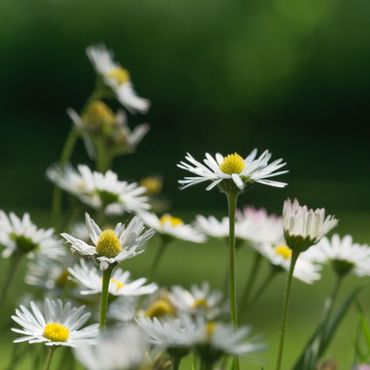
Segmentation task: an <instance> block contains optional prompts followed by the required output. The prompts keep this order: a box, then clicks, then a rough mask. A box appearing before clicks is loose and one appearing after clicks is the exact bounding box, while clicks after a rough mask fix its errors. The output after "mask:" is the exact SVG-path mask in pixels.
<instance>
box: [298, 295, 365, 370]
mask: <svg viewBox="0 0 370 370" xmlns="http://www.w3.org/2000/svg"><path fill="white" fill-rule="evenodd" d="M359 291H360V289H356V290H354V291H353V292H352V293H351V294H349V295H348V297H347V298H346V299H345V300H344V301H343V303H342V305H341V306H340V307H339V308H338V309H337V310H336V311H335V312H334V314H333V315H332V316H331V317H330V318H329V319H328V320H327V321H326V322H321V323H320V324H319V325H318V327H317V328H316V330H315V332H314V333H313V335H312V336H311V338H310V339H309V340H308V342H307V344H306V345H305V347H304V349H303V352H302V354H301V356H300V357H299V358H298V360H297V362H296V363H295V365H294V367H293V370H314V369H316V366H317V363H318V361H319V360H320V358H321V356H322V355H323V354H324V352H325V351H326V349H327V348H328V346H329V344H330V343H331V341H332V339H333V337H334V334H335V332H336V330H337V328H338V326H339V325H340V323H341V322H342V320H343V318H344V317H345V315H346V313H347V312H348V309H349V308H350V306H351V304H352V303H353V301H354V299H355V298H356V296H357V294H358V293H359ZM369 338H370V337H369Z"/></svg>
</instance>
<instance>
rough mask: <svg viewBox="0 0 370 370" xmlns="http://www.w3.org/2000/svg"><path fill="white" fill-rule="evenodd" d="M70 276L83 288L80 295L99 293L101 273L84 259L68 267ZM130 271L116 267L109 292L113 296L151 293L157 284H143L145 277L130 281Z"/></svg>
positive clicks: (100, 289) (156, 287)
mask: <svg viewBox="0 0 370 370" xmlns="http://www.w3.org/2000/svg"><path fill="white" fill-rule="evenodd" d="M68 271H69V273H70V274H71V276H72V277H73V278H74V279H75V280H76V281H77V282H78V283H79V284H81V285H82V286H84V287H85V288H87V289H85V290H81V292H80V293H81V294H82V295H89V294H99V293H101V291H102V279H103V276H102V274H101V273H100V272H99V271H98V270H97V269H96V268H95V267H90V266H88V265H87V263H86V262H85V261H84V260H81V261H80V264H79V265H75V266H73V267H71V268H69V269H68ZM129 278H130V273H129V272H128V271H125V272H123V270H122V269H120V268H117V269H115V270H114V271H113V274H112V277H111V278H110V281H109V288H108V291H109V294H112V295H114V296H140V295H146V294H152V293H154V292H155V291H156V290H157V289H158V286H157V285H156V284H154V283H152V284H148V285H144V284H145V283H146V279H145V278H141V279H137V280H133V281H130V280H129Z"/></svg>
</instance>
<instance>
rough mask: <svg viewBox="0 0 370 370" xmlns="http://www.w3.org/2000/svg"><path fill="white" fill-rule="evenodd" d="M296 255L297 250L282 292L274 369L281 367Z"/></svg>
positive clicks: (278, 369) (297, 254)
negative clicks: (281, 308) (278, 338)
mask: <svg viewBox="0 0 370 370" xmlns="http://www.w3.org/2000/svg"><path fill="white" fill-rule="evenodd" d="M298 257H299V252H295V251H293V255H292V260H291V262H290V267H289V272H288V278H287V282H286V287H285V293H284V303H283V315H282V318H281V326H280V340H279V349H278V357H277V362H276V370H280V369H281V364H282V360H283V351H284V340H285V332H286V326H287V321H288V309H289V298H290V290H291V285H292V280H293V272H294V267H295V265H296V263H297V259H298Z"/></svg>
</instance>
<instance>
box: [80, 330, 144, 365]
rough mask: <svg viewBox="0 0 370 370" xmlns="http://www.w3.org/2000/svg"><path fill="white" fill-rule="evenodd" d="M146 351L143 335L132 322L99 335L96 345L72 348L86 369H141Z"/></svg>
mask: <svg viewBox="0 0 370 370" xmlns="http://www.w3.org/2000/svg"><path fill="white" fill-rule="evenodd" d="M123 343H124V345H122V344H123ZM147 351H148V345H147V342H146V340H145V336H144V334H143V332H142V330H140V329H139V328H138V327H137V326H136V325H134V324H128V325H125V326H124V327H120V328H116V329H113V330H110V331H109V332H107V333H104V334H103V335H100V336H99V337H98V340H97V344H96V346H86V345H84V346H79V347H77V348H75V349H74V353H75V355H76V357H77V359H78V360H79V361H80V362H81V363H82V364H83V366H84V368H86V369H87V370H117V369H120V370H131V369H138V368H140V369H141V368H142V366H143V365H144V364H145V363H146V362H147V361H148V359H147Z"/></svg>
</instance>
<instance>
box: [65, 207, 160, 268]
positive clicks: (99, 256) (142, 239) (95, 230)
mask: <svg viewBox="0 0 370 370" xmlns="http://www.w3.org/2000/svg"><path fill="white" fill-rule="evenodd" d="M85 218H86V227H87V228H88V230H89V236H90V239H91V241H92V243H93V245H90V244H87V243H85V242H84V241H82V240H80V239H77V238H75V237H74V236H72V235H70V234H67V233H63V234H61V235H62V237H63V238H64V239H65V240H66V241H67V243H69V244H71V249H72V251H73V252H77V253H78V254H80V255H82V256H91V257H95V258H96V260H97V262H99V265H100V269H101V270H106V269H107V268H108V267H109V266H110V265H112V266H114V265H116V264H117V263H120V262H122V261H123V260H125V259H128V258H132V257H135V256H137V255H138V254H140V253H142V252H144V248H145V247H144V244H145V243H146V242H147V241H148V240H149V239H150V238H151V237H152V236H153V235H154V231H153V230H145V228H144V223H143V221H142V220H141V219H140V218H139V217H134V218H133V219H132V220H131V221H130V223H129V224H128V225H127V227H125V225H122V224H121V223H118V224H117V226H116V227H115V229H114V230H112V229H107V230H104V231H102V230H101V229H100V227H99V226H98V225H97V224H96V223H95V222H94V220H93V219H92V218H90V216H89V215H88V214H87V213H86V214H85Z"/></svg>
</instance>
